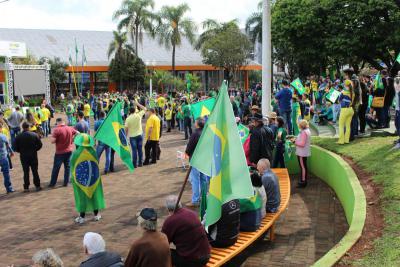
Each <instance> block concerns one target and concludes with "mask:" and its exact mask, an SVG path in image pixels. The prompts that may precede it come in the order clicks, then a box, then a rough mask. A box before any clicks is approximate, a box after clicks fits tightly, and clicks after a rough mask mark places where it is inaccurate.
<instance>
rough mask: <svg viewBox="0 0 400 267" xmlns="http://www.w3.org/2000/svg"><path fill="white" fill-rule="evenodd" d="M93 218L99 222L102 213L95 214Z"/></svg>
mask: <svg viewBox="0 0 400 267" xmlns="http://www.w3.org/2000/svg"><path fill="white" fill-rule="evenodd" d="M93 219H94V220H95V221H96V222H98V221H100V220H101V215H100V214H97V215H96V216H94V218H93Z"/></svg>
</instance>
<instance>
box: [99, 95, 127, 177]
mask: <svg viewBox="0 0 400 267" xmlns="http://www.w3.org/2000/svg"><path fill="white" fill-rule="evenodd" d="M121 109H122V108H121V103H120V102H118V103H116V104H115V105H114V106H113V107H112V108H111V110H110V111H109V112H108V115H107V117H106V119H105V120H104V122H103V123H102V124H101V126H100V128H99V129H98V130H97V132H96V135H95V136H94V138H95V139H97V140H99V141H101V142H103V143H104V144H106V145H108V146H109V147H111V148H112V149H114V151H115V152H116V153H117V154H118V155H119V156H120V157H121V159H122V161H123V162H124V163H125V165H126V166H127V167H128V169H129V171H131V172H133V169H134V167H133V163H132V155H131V148H130V146H129V144H128V141H127V138H126V133H125V126H124V121H123V120H122V115H121Z"/></svg>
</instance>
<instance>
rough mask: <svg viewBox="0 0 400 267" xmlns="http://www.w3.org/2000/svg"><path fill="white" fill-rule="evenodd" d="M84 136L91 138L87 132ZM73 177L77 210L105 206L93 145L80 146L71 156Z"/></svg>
mask: <svg viewBox="0 0 400 267" xmlns="http://www.w3.org/2000/svg"><path fill="white" fill-rule="evenodd" d="M82 137H83V138H87V139H89V138H90V137H89V136H88V135H86V134H84V135H82ZM71 177H72V185H73V187H74V195H75V207H76V211H77V212H91V211H94V210H101V209H104V208H105V203H104V194H103V186H102V183H101V177H100V171H99V161H98V159H97V155H96V152H95V150H94V149H93V147H91V146H88V147H85V146H79V147H78V149H77V150H75V151H74V153H72V156H71Z"/></svg>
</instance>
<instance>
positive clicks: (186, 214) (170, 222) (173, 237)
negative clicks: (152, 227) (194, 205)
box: [161, 196, 210, 267]
mask: <svg viewBox="0 0 400 267" xmlns="http://www.w3.org/2000/svg"><path fill="white" fill-rule="evenodd" d="M177 201H178V198H177V197H176V196H168V197H167V198H166V200H165V204H166V207H167V210H168V213H169V217H168V218H167V219H166V220H165V222H164V224H163V227H162V230H161V231H162V232H163V233H165V234H166V235H167V237H168V242H169V243H173V244H174V245H175V247H176V249H171V257H172V264H173V265H174V266H176V267H184V266H193V267H197V266H199V267H202V266H204V265H206V264H207V262H208V260H209V259H210V245H209V243H208V239H207V234H206V232H205V230H204V228H203V226H202V224H201V222H200V220H199V216H198V214H197V213H195V212H194V211H192V210H190V209H187V208H183V207H182V204H181V203H178V207H177V209H175V206H176V202H177Z"/></svg>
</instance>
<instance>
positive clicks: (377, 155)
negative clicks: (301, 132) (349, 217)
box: [313, 137, 400, 266]
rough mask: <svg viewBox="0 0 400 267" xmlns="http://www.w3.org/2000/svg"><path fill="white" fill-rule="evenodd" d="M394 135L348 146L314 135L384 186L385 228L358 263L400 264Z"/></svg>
mask: <svg viewBox="0 0 400 267" xmlns="http://www.w3.org/2000/svg"><path fill="white" fill-rule="evenodd" d="M395 140H396V138H394V137H376V138H362V139H358V140H356V141H355V142H352V143H350V144H349V145H344V146H343V145H342V146H340V145H337V144H336V143H335V142H336V141H337V139H332V138H313V144H315V145H318V146H321V147H323V148H325V149H328V150H330V151H333V152H335V153H337V154H340V155H345V156H347V157H350V158H352V159H353V161H354V162H355V163H356V164H357V165H358V166H359V167H361V168H363V169H364V170H365V171H367V172H368V173H370V174H372V175H373V179H374V181H375V183H377V184H379V185H381V186H382V189H383V190H382V195H381V196H380V197H381V203H382V208H383V214H384V221H385V228H384V230H383V235H382V237H380V238H378V239H377V240H375V241H374V250H373V251H366V252H365V255H364V257H363V258H362V259H360V260H358V261H357V262H355V263H354V265H356V266H400V150H391V148H392V147H393V141H395Z"/></svg>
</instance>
